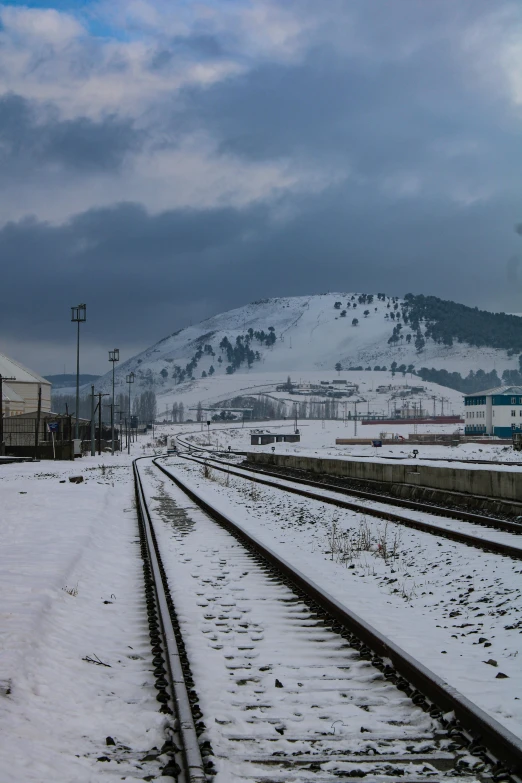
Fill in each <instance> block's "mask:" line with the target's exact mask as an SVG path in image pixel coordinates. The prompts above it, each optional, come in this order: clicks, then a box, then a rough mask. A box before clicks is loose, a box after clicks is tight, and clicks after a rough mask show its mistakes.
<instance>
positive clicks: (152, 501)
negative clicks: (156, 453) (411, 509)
mask: <svg viewBox="0 0 522 783" xmlns="http://www.w3.org/2000/svg"><path fill="white" fill-rule="evenodd" d="M134 470H135V480H136V498H137V504H138V512H139V516H140V526H141V529H142V554H143V556H144V574H145V584H146V591H147V608H148V611H149V624H150V627H151V639H152V643H153V652H154V655H155V659H154V663H155V665H156V666H157V670H156V672H155V673H156V676H157V678H158V698H159V700H160V701H161V703H162V709H164V711H165V712H166V713H167V720H168V729H167V731H168V735H169V738H170V739H169V741H170V742H171V747H172V759H171V762H169V763H170V764H171V766H170V770H171V773H172V774H173V776H174V777H175V778H176V779H177V780H179V781H198V782H199V781H202V780H213V779H214V780H215V781H216V783H218V782H219V783H235V781H237V782H238V783H239V781H245V782H249V781H256V783H290V781H299V783H330V782H332V783H333V781H338V780H340V779H347V778H349V777H350V778H363V777H365V778H367V779H368V780H371V781H382V783H398V781H399V780H401V781H402V780H407V781H410V783H423V781H427V780H431V781H445V780H449V779H453V780H454V779H457V780H460V779H462V780H464V779H465V780H466V781H468V783H475V781H477V783H479V782H480V783H484V782H485V781H495V782H496V783H500V781H508V780H510V781H518V783H520V778H519V777H517V776H518V775H520V773H521V772H522V743H521V742H520V740H518V739H517V738H516V737H514V735H512V734H510V733H509V732H508V731H507V730H506V729H504V728H503V727H502V726H500V725H499V724H498V723H497V722H496V721H494V720H493V719H492V718H490V717H489V716H488V715H486V714H485V713H483V712H482V711H481V710H480V709H478V708H477V707H476V706H475V705H474V704H472V703H471V702H470V701H469V700H467V699H466V698H465V697H463V696H462V695H460V694H458V693H457V692H456V691H455V690H454V689H452V688H449V687H448V686H447V685H446V684H445V683H444V682H443V681H441V680H440V679H439V678H438V677H437V676H436V675H434V674H432V673H431V672H430V671H428V670H427V669H426V668H425V667H423V666H422V665H421V664H420V663H418V662H417V661H415V660H414V659H412V658H411V657H410V656H409V655H407V654H406V653H405V652H403V651H402V650H401V649H400V648H398V647H397V646H396V645H394V644H393V643H391V642H390V641H389V640H388V639H386V638H385V637H383V636H382V635H381V634H379V633H378V632H377V631H376V630H375V629H373V628H372V627H371V626H369V625H368V624H367V623H365V621H364V620H362V619H361V618H359V617H357V616H356V615H354V614H353V613H351V612H350V611H349V610H348V609H347V608H346V607H344V606H342V605H341V604H339V603H338V602H337V601H336V600H335V599H333V598H332V597H331V596H329V595H328V593H326V592H325V591H324V590H322V588H320V587H319V586H317V585H315V584H314V583H313V582H311V581H310V580H309V579H308V578H307V577H306V575H304V574H303V573H300V572H299V571H297V570H296V569H294V568H293V567H292V566H291V565H290V564H289V563H287V562H286V561H284V560H283V559H281V558H280V557H279V556H278V555H277V553H275V552H274V551H272V550H271V549H269V548H267V547H266V546H265V545H263V544H262V543H261V542H259V541H258V540H257V539H255V537H253V536H252V535H250V534H249V533H247V532H246V531H244V530H242V529H241V528H240V527H239V526H238V525H237V524H235V523H234V522H233V521H232V520H231V519H229V518H227V517H226V516H225V515H223V514H221V513H219V512H218V511H216V509H214V508H213V507H212V506H210V505H209V504H208V503H207V502H206V501H205V500H204V499H203V498H201V497H200V496H199V495H198V494H197V493H196V492H195V491H193V490H191V489H190V488H189V487H187V486H186V485H185V484H184V482H183V481H182V480H181V479H180V478H179V476H178V475H176V474H173V473H172V472H171V471H169V470H168V469H167V468H165V467H164V466H163V465H160V464H159V463H158V461H157V460H153V461H151V460H149V461H144V459H143V458H142V459H141V460H140V462H139V465H138V461H135V463H134ZM216 523H217V524H216ZM188 710H190V712H191V715H190V716H189V715H188V714H187V711H188ZM198 751H199V753H198ZM167 767H168V765H167ZM163 774H169V768H168V769H167V771H165V770H164V771H163Z"/></svg>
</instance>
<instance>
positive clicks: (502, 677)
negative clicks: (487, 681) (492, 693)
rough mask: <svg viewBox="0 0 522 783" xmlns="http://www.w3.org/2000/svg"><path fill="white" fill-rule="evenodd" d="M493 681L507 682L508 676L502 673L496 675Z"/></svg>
mask: <svg viewBox="0 0 522 783" xmlns="http://www.w3.org/2000/svg"><path fill="white" fill-rule="evenodd" d="M495 679H496V680H508V679H509V675H508V674H504V672H499V673H498V674H497V676H496V677H495Z"/></svg>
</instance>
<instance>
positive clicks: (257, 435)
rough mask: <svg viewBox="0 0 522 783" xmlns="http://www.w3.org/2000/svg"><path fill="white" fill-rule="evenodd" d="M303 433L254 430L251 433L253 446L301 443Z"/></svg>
mask: <svg viewBox="0 0 522 783" xmlns="http://www.w3.org/2000/svg"><path fill="white" fill-rule="evenodd" d="M300 440H301V433H300V432H299V431H297V432H288V433H282V432H277V433H274V432H252V433H250V445H251V446H266V445H267V444H268V443H299V441H300Z"/></svg>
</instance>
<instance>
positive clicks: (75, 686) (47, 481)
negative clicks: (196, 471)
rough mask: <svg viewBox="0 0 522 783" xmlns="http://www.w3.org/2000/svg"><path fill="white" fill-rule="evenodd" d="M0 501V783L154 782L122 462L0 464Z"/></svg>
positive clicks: (155, 727)
mask: <svg viewBox="0 0 522 783" xmlns="http://www.w3.org/2000/svg"><path fill="white" fill-rule="evenodd" d="M70 475H82V476H83V477H84V482H83V483H82V484H71V483H69V481H68V478H69V476H70ZM62 482H65V483H62ZM0 498H1V501H0V502H1V512H0V532H1V538H2V546H1V548H0V595H1V597H2V599H1V607H0V780H1V781H6V783H7V781H9V783H28V781H32V782H34V783H44V781H45V783H48V781H53V783H72V781H74V783H93V782H94V781H99V780H114V779H115V777H116V779H121V778H126V779H128V780H134V779H139V780H142V779H143V778H144V777H145V776H146V775H147V774H149V775H150V774H153V775H156V774H158V771H159V769H160V766H161V759H160V760H158V761H147V762H142V761H141V760H142V759H143V758H144V757H145V756H146V755H147V754H148V753H152V754H155V753H157V752H158V749H159V748H161V745H162V743H163V741H164V737H163V731H162V725H163V717H162V716H161V715H160V713H159V712H158V702H157V701H156V698H155V694H156V692H155V689H154V678H153V675H152V671H151V669H152V664H151V654H150V642H149V637H148V625H147V621H146V613H145V607H144V598H143V595H142V593H143V588H142V579H143V577H142V570H141V560H140V552H139V546H138V544H137V525H136V518H135V511H134V509H133V485H132V471H131V467H130V461H129V458H127V457H121V456H119V455H118V456H116V457H114V458H112V459H111V457H110V456H109V455H104V456H102V457H101V458H100V457H95V458H84V459H82V460H81V461H79V462H76V463H74V464H73V463H71V462H56V463H52V462H40V463H23V464H20V465H16V464H14V465H13V464H11V465H2V466H0ZM96 661H101V662H102V663H103V664H105V665H101V664H100V663H96ZM107 738H112V739H113V740H114V743H115V744H107ZM110 741H111V740H109V742H110ZM154 748H156V750H153V749H154Z"/></svg>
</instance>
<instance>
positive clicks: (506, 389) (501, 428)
mask: <svg viewBox="0 0 522 783" xmlns="http://www.w3.org/2000/svg"><path fill="white" fill-rule="evenodd" d="M464 406H465V412H466V425H465V433H466V435H496V436H497V437H499V438H511V435H512V433H513V431H518V432H520V431H522V386H499V387H498V388H496V389H489V390H488V391H483V392H477V393H475V394H465V395H464Z"/></svg>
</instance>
